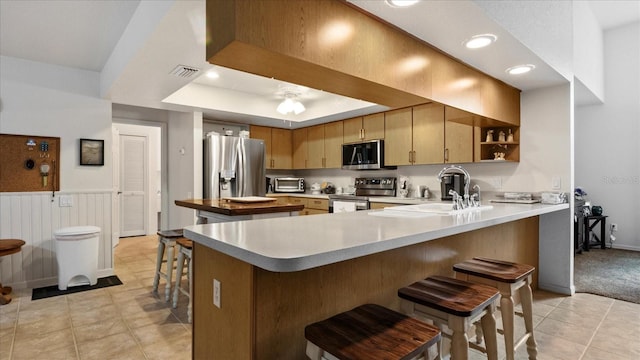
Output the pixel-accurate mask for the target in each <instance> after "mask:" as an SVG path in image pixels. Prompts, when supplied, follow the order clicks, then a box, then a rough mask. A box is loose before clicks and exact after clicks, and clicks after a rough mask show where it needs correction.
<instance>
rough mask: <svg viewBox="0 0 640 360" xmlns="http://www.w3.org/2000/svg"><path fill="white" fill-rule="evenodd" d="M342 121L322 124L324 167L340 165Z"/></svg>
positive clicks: (337, 167) (338, 166)
mask: <svg viewBox="0 0 640 360" xmlns="http://www.w3.org/2000/svg"><path fill="white" fill-rule="evenodd" d="M342 133H343V124H342V121H334V122H330V123H327V124H324V158H325V160H324V167H325V168H334V169H339V168H340V167H342Z"/></svg>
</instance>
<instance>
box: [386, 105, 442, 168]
mask: <svg viewBox="0 0 640 360" xmlns="http://www.w3.org/2000/svg"><path fill="white" fill-rule="evenodd" d="M444 126H445V125H444V105H441V104H437V103H430V104H424V105H419V106H415V107H413V108H405V109H399V110H394V111H389V112H387V113H386V115H385V136H386V139H385V165H391V166H393V165H419V164H420V165H424V164H442V163H443V161H444V155H443V154H444V142H445V139H444V135H445V133H444V131H445V129H444Z"/></svg>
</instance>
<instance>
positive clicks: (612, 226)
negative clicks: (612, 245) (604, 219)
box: [611, 223, 618, 232]
mask: <svg viewBox="0 0 640 360" xmlns="http://www.w3.org/2000/svg"><path fill="white" fill-rule="evenodd" d="M614 231H618V224H615V223H614V224H611V232H614Z"/></svg>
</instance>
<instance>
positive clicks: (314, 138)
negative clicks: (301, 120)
mask: <svg viewBox="0 0 640 360" xmlns="http://www.w3.org/2000/svg"><path fill="white" fill-rule="evenodd" d="M342 131H343V125H342V122H341V121H336V122H331V123H326V124H321V125H316V126H310V127H308V128H304V129H299V131H298V130H294V139H295V140H294V154H293V158H294V168H296V169H322V168H340V167H341V165H342V157H341V156H342ZM305 132H306V134H305ZM303 156H304V157H303Z"/></svg>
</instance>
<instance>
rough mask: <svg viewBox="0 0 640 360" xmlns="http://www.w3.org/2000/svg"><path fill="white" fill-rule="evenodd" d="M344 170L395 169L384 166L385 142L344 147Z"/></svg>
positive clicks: (366, 142)
mask: <svg viewBox="0 0 640 360" xmlns="http://www.w3.org/2000/svg"><path fill="white" fill-rule="evenodd" d="M342 168H343V169H348V170H368V169H383V168H385V169H386V168H393V167H388V166H385V165H384V140H371V141H365V142H357V143H350V144H343V145H342Z"/></svg>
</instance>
